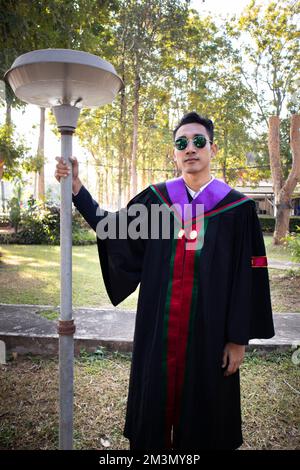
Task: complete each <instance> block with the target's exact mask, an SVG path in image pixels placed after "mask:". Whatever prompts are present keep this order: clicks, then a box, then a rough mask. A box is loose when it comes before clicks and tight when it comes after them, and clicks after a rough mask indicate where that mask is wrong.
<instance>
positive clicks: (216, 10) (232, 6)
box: [191, 0, 250, 15]
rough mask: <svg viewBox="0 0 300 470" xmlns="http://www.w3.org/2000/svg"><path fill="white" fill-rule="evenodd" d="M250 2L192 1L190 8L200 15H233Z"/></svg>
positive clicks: (237, 0)
mask: <svg viewBox="0 0 300 470" xmlns="http://www.w3.org/2000/svg"><path fill="white" fill-rule="evenodd" d="M248 3H250V0H205V1H203V0H192V1H191V7H192V8H195V10H198V11H199V12H200V13H201V12H203V13H212V14H221V15H226V14H230V15H231V14H234V13H240V12H241V11H242V10H243V9H244V8H245V6H246V5H248Z"/></svg>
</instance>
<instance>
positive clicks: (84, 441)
mask: <svg viewBox="0 0 300 470" xmlns="http://www.w3.org/2000/svg"><path fill="white" fill-rule="evenodd" d="M299 367H300V365H296V364H294V363H293V361H292V351H291V352H286V353H284V354H282V353H281V354H280V353H269V354H264V355H259V354H258V353H257V352H251V353H247V354H246V357H245V361H244V363H243V364H242V367H241V401H242V418H243V434H244V444H243V447H242V448H243V449H268V450H271V449H274V450H280V449H300V435H299V434H300V433H299V423H300V408H299V393H300V374H299ZM129 369H130V356H126V355H119V354H112V353H106V352H105V351H103V350H99V351H98V353H97V354H96V355H95V354H93V355H90V354H86V353H84V352H83V353H82V355H81V357H78V358H77V359H76V361H75V378H74V384H75V396H74V447H75V449H102V450H103V439H106V440H108V442H109V444H110V445H109V447H108V450H110V449H128V441H127V440H126V439H125V438H124V437H123V435H122V433H123V427H124V419H125V410H126V400H127V390H128V377H129ZM0 383H1V387H0V416H1V420H0V449H57V448H58V409H59V406H58V363H57V360H56V359H50V358H47V359H45V358H41V357H38V356H25V357H18V358H17V360H14V361H12V360H11V361H9V362H8V363H7V365H0Z"/></svg>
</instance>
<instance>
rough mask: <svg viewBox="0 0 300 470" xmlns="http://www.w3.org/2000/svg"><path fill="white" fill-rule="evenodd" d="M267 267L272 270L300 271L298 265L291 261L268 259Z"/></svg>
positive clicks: (299, 264) (299, 265)
mask: <svg viewBox="0 0 300 470" xmlns="http://www.w3.org/2000/svg"><path fill="white" fill-rule="evenodd" d="M268 267H269V268H273V269H286V270H288V269H295V270H297V269H300V263H294V262H293V261H279V260H275V259H270V258H268Z"/></svg>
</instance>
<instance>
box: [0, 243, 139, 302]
mask: <svg viewBox="0 0 300 470" xmlns="http://www.w3.org/2000/svg"><path fill="white" fill-rule="evenodd" d="M0 250H1V252H2V255H3V256H2V261H3V262H2V263H0V299H1V300H0V301H1V302H2V303H10V304H13V303H16V304H39V305H54V306H55V305H59V304H60V259H59V253H60V248H59V246H46V245H26V246H25V245H5V246H3V245H2V246H1V247H0ZM137 295H138V291H136V292H135V293H133V294H132V295H131V296H130V297H129V298H128V299H126V300H125V301H124V302H123V303H122V304H120V305H119V308H120V309H134V308H135V306H136V302H137ZM73 305H74V306H75V307H79V306H88V307H103V308H105V307H109V308H111V307H112V305H111V303H110V300H109V298H108V296H107V294H106V291H105V286H104V283H103V279H102V275H101V271H100V265H99V259H98V252H97V246H96V245H87V246H75V247H73Z"/></svg>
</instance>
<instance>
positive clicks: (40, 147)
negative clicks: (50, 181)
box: [37, 108, 45, 201]
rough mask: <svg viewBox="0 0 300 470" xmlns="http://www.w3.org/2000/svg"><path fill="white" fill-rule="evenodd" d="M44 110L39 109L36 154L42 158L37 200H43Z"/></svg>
mask: <svg viewBox="0 0 300 470" xmlns="http://www.w3.org/2000/svg"><path fill="white" fill-rule="evenodd" d="M44 148H45V108H40V135H39V143H38V150H37V154H38V157H39V158H42V166H41V168H40V170H39V173H38V199H40V200H43V201H44V200H45V161H44V158H45V154H44Z"/></svg>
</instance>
